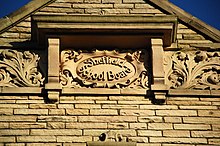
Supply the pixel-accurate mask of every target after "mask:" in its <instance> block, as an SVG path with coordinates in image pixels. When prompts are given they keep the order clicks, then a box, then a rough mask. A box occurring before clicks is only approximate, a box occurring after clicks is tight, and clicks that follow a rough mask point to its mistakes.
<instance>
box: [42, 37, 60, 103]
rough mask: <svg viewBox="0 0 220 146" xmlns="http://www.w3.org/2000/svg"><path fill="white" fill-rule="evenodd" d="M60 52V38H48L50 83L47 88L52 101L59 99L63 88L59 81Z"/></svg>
mask: <svg viewBox="0 0 220 146" xmlns="http://www.w3.org/2000/svg"><path fill="white" fill-rule="evenodd" d="M59 54H60V39H59V38H48V83H47V84H46V85H45V90H46V91H47V94H48V99H49V100H51V101H58V99H59V95H60V91H61V89H62V88H61V85H60V83H59V56H60V55H59Z"/></svg>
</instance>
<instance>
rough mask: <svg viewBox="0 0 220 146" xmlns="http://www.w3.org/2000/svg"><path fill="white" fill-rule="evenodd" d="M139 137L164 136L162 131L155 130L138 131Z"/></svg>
mask: <svg viewBox="0 0 220 146" xmlns="http://www.w3.org/2000/svg"><path fill="white" fill-rule="evenodd" d="M138 136H147V137H149V136H162V131H155V130H138Z"/></svg>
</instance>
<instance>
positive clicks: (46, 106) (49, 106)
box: [29, 104, 56, 109]
mask: <svg viewBox="0 0 220 146" xmlns="http://www.w3.org/2000/svg"><path fill="white" fill-rule="evenodd" d="M29 108H33V109H54V108H56V104H30V105H29Z"/></svg>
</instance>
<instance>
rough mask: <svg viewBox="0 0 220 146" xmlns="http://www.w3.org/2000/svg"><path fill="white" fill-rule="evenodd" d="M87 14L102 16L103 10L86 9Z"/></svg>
mask: <svg viewBox="0 0 220 146" xmlns="http://www.w3.org/2000/svg"><path fill="white" fill-rule="evenodd" d="M85 14H102V9H85ZM92 102H93V101H92Z"/></svg>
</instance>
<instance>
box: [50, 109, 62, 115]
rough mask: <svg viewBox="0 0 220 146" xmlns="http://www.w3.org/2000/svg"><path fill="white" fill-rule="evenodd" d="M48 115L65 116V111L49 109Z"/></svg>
mask: <svg viewBox="0 0 220 146" xmlns="http://www.w3.org/2000/svg"><path fill="white" fill-rule="evenodd" d="M49 115H65V109H49Z"/></svg>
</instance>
